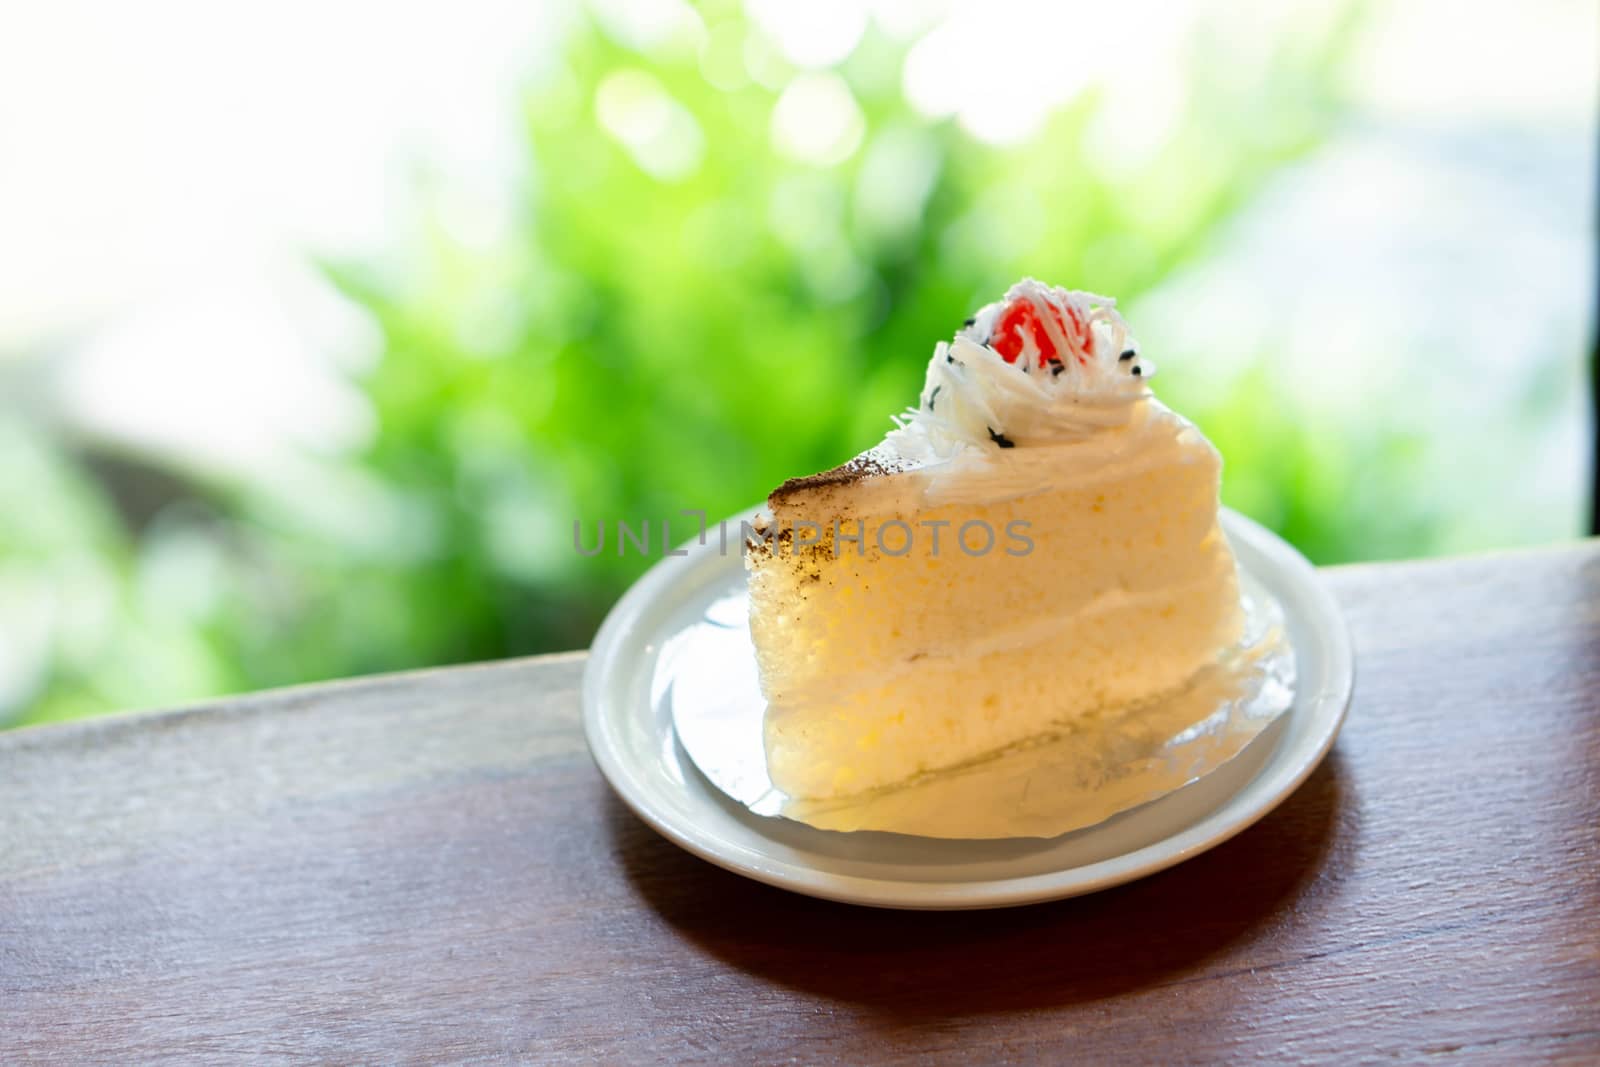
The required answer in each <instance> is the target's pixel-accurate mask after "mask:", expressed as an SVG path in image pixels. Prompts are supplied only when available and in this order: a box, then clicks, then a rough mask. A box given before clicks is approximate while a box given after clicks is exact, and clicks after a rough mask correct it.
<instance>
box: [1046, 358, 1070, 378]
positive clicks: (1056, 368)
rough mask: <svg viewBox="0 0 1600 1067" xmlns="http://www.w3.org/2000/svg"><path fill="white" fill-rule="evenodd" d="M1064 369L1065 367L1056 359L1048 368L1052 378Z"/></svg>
mask: <svg viewBox="0 0 1600 1067" xmlns="http://www.w3.org/2000/svg"><path fill="white" fill-rule="evenodd" d="M1066 369H1067V368H1066V367H1064V366H1062V365H1061V361H1060V360H1056V361H1055V366H1053V367H1051V368H1050V376H1051V377H1052V378H1054V377H1055V376H1056V375H1058V374H1060V373H1061V372H1062V371H1064V370H1066Z"/></svg>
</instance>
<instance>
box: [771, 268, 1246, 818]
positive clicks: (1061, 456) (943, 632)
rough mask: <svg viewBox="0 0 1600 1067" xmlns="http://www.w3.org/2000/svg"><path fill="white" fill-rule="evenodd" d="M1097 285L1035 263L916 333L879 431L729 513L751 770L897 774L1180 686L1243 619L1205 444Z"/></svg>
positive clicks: (877, 785) (850, 780)
mask: <svg viewBox="0 0 1600 1067" xmlns="http://www.w3.org/2000/svg"><path fill="white" fill-rule="evenodd" d="M1152 370H1153V367H1152V364H1151V363H1150V362H1149V361H1148V360H1146V359H1145V358H1144V357H1143V356H1142V355H1141V353H1140V351H1139V347H1138V345H1137V343H1136V342H1135V341H1134V339H1133V337H1132V336H1131V335H1130V334H1129V331H1128V328H1127V326H1126V324H1125V323H1124V322H1123V320H1122V318H1121V316H1120V315H1119V314H1118V313H1117V310H1116V308H1115V305H1114V302H1113V301H1112V300H1110V299H1108V298H1105V297H1101V296H1096V295H1094V294H1092V293H1086V292H1079V291H1070V290H1066V289H1061V288H1056V287H1049V286H1046V285H1044V284H1042V283H1040V282H1037V281H1034V280H1032V279H1025V280H1023V281H1021V282H1019V283H1018V284H1017V285H1015V286H1013V287H1012V288H1011V290H1010V291H1009V292H1008V293H1006V295H1005V298H1004V299H1003V300H1000V301H998V302H996V303H993V304H990V305H988V306H987V307H984V308H983V309H982V310H980V311H979V312H978V313H977V314H976V315H974V316H973V317H972V318H969V319H967V320H966V322H965V323H964V324H963V325H962V327H961V329H960V330H959V331H958V332H956V334H955V336H954V339H953V340H952V341H950V342H948V343H946V342H940V343H939V344H937V345H936V346H935V348H934V352H933V356H932V358H931V360H930V362H929V365H928V371H927V377H926V382H925V385H924V389H923V391H922V394H921V397H920V402H919V404H918V405H917V406H916V407H914V408H911V409H908V410H907V411H906V412H905V413H904V414H903V415H901V416H899V417H897V418H896V419H895V420H894V422H895V428H894V429H893V430H892V431H890V432H889V433H888V435H887V436H886V437H885V439H884V440H883V442H882V443H880V444H878V445H877V446H875V447H873V448H871V449H869V450H868V451H866V452H864V453H862V454H861V455H859V456H857V457H855V458H854V459H852V460H850V461H849V462H847V463H845V464H843V465H842V466H839V467H836V468H834V469H833V470H829V471H824V472H823V473H820V474H814V475H810V476H807V477H801V478H794V479H791V480H789V481H787V482H784V483H783V484H782V485H780V486H778V488H777V489H776V490H774V491H773V493H772V494H771V495H770V496H769V498H768V500H767V506H766V509H765V511H764V512H763V514H762V515H761V516H760V517H759V518H758V519H757V520H756V521H755V523H754V524H753V525H752V526H751V527H750V528H749V531H748V541H747V545H746V566H747V568H748V577H749V593H750V633H751V638H752V640H753V642H754V645H755V649H756V659H757V666H758V668H759V674H760V681H761V689H762V693H763V695H764V696H765V697H766V700H767V707H766V711H765V718H764V723H763V729H764V734H765V745H766V755H767V765H768V773H769V775H770V777H771V779H772V781H773V783H774V784H775V785H776V786H777V787H778V788H779V789H780V790H782V791H783V792H784V793H785V794H787V795H788V796H790V797H793V798H804V799H826V798H835V797H847V796H852V795H857V794H862V793H865V792H867V791H871V790H880V789H883V788H885V787H892V786H897V785H901V784H904V783H907V782H910V781H912V780H915V779H917V778H918V777H919V776H922V775H926V774H928V773H929V772H935V771H940V770H943V769H948V768H954V767H958V766H964V765H968V764H972V763H974V762H976V761H981V760H984V759H986V758H989V757H992V756H995V755H997V754H999V753H1002V752H1005V751H1006V750H1008V749H1012V748H1014V747H1015V746H1018V745H1020V744H1024V743H1027V742H1030V741H1033V740H1035V739H1039V738H1044V737H1049V736H1051V735H1052V734H1059V733H1060V732H1062V731H1067V730H1071V729H1073V728H1074V724H1075V723H1080V722H1082V721H1084V720H1086V719H1087V718H1092V717H1094V716H1097V715H1102V714H1104V713H1106V712H1108V711H1110V710H1122V709H1126V708H1128V707H1130V706H1137V705H1139V704H1141V703H1142V702H1148V701H1155V700H1159V699H1160V698H1161V697H1162V696H1163V695H1164V694H1169V693H1173V692H1176V691H1178V690H1179V689H1181V688H1182V687H1183V686H1184V685H1185V684H1186V683H1187V682H1188V681H1189V680H1190V679H1191V678H1193V677H1195V676H1196V675H1197V673H1198V672H1200V671H1202V670H1203V669H1204V668H1206V667H1207V666H1208V665H1210V664H1213V663H1215V662H1216V661H1217V658H1218V656H1219V653H1220V652H1221V651H1222V650H1224V649H1226V648H1228V647H1229V646H1231V645H1232V644H1233V643H1234V642H1236V641H1237V640H1238V638H1239V634H1240V629H1241V625H1242V616H1241V610H1240V596H1239V585H1238V577H1237V573H1236V567H1235V563H1234V559H1233V555H1232V553H1231V551H1230V549H1229V547H1228V543H1227V541H1226V539H1225V538H1224V536H1223V534H1222V532H1221V530H1220V528H1219V525H1218V487H1219V481H1220V475H1221V467H1222V461H1221V457H1220V455H1219V454H1218V453H1217V450H1216V449H1215V448H1214V447H1212V445H1211V444H1210V442H1208V441H1207V440H1206V439H1205V437H1204V436H1203V435H1202V434H1201V433H1200V431H1199V430H1198V429H1196V428H1195V426H1194V425H1193V424H1191V423H1190V422H1188V421H1187V420H1185V419H1184V418H1182V417H1181V416H1179V415H1178V414H1176V413H1174V412H1173V411H1171V410H1170V409H1168V408H1167V407H1165V406H1163V405H1162V404H1161V403H1160V402H1159V401H1158V400H1156V399H1155V397H1154V396H1153V395H1152V393H1151V391H1150V389H1149V386H1148V384H1147V383H1148V379H1149V377H1150V374H1151V372H1152Z"/></svg>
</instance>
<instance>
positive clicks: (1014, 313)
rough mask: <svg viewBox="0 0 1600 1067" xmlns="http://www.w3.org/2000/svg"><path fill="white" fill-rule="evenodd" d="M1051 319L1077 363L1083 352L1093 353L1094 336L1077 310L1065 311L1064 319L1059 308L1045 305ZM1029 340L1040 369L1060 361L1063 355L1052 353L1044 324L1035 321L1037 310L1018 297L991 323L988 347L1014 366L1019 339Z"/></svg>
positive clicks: (1084, 360) (1052, 345) (1053, 348)
mask: <svg viewBox="0 0 1600 1067" xmlns="http://www.w3.org/2000/svg"><path fill="white" fill-rule="evenodd" d="M1045 306H1046V308H1047V309H1048V311H1049V314H1050V316H1051V318H1053V319H1054V320H1055V323H1056V325H1057V326H1058V327H1060V330H1061V332H1062V334H1064V335H1065V336H1066V338H1067V343H1068V344H1069V345H1072V346H1074V347H1075V348H1076V349H1077V351H1076V353H1075V354H1076V355H1077V358H1078V362H1079V363H1087V362H1088V360H1087V358H1086V355H1087V353H1089V352H1092V351H1093V350H1094V337H1093V335H1092V334H1091V333H1090V332H1089V327H1088V324H1087V323H1085V322H1084V321H1083V319H1082V318H1080V317H1079V315H1078V313H1077V311H1075V310H1074V309H1072V308H1067V309H1066V314H1065V317H1063V315H1062V311H1061V309H1060V308H1058V307H1056V306H1055V305H1054V304H1047V305H1045ZM1024 337H1032V338H1033V345H1034V348H1036V349H1037V350H1038V352H1039V366H1040V367H1044V366H1046V365H1047V364H1049V363H1050V362H1051V361H1053V360H1061V359H1063V354H1062V353H1060V352H1058V351H1056V344H1055V342H1054V341H1052V340H1051V339H1050V334H1049V332H1048V331H1047V330H1045V329H1044V324H1043V323H1041V322H1040V321H1039V311H1038V309H1037V308H1036V307H1035V306H1034V303H1033V301H1032V300H1029V299H1027V298H1026V297H1018V298H1017V299H1016V300H1013V301H1012V302H1011V303H1009V304H1007V305H1006V306H1005V309H1004V310H1002V311H1001V312H1000V317H999V318H998V319H997V320H995V324H994V334H993V339H992V340H991V341H990V343H989V347H990V348H993V349H994V350H995V351H996V352H998V353H999V354H1000V357H1001V358H1002V359H1004V360H1005V361H1006V362H1007V363H1015V362H1016V361H1017V358H1018V357H1019V356H1021V355H1022V349H1023V338H1024Z"/></svg>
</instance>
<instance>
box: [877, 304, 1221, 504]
mask: <svg viewBox="0 0 1600 1067" xmlns="http://www.w3.org/2000/svg"><path fill="white" fill-rule="evenodd" d="M1018 301H1026V302H1027V303H1028V304H1031V305H1032V307H1033V309H1034V312H1035V316H1036V321H1037V322H1038V324H1039V327H1040V328H1042V329H1043V330H1044V331H1045V333H1046V336H1047V337H1048V339H1049V341H1050V342H1051V345H1052V348H1053V351H1054V352H1055V353H1057V354H1058V355H1059V357H1060V358H1059V362H1051V363H1044V362H1042V361H1041V359H1040V356H1041V352H1040V349H1039V347H1038V345H1037V343H1036V339H1035V337H1034V336H1033V335H1032V334H1031V332H1030V331H1027V330H1023V331H1020V334H1019V336H1020V340H1021V351H1020V354H1018V356H1017V358H1016V361H1015V362H1008V361H1007V360H1006V359H1005V358H1004V357H1003V356H1002V355H1001V354H1000V353H999V352H998V351H996V349H995V347H994V346H995V345H997V344H998V343H999V340H1000V339H999V338H998V337H996V336H995V334H996V326H997V323H998V322H999V321H1000V320H1001V319H1002V317H1003V315H1004V313H1005V311H1006V309H1007V308H1009V307H1011V306H1012V305H1013V304H1015V303H1016V302H1018ZM1052 312H1054V313H1052ZM1063 320H1064V321H1065V322H1068V323H1071V322H1078V323H1082V324H1083V325H1084V327H1085V330H1084V331H1083V332H1082V333H1081V334H1074V333H1073V332H1072V331H1070V330H1064V329H1063V328H1062V321H1063ZM1152 372H1153V367H1152V365H1151V364H1150V362H1149V361H1148V360H1146V359H1144V358H1143V356H1141V355H1140V353H1139V350H1138V343H1137V342H1136V341H1135V340H1134V339H1133V336H1132V334H1131V333H1130V332H1129V330H1128V326H1127V323H1125V322H1123V320H1122V316H1121V315H1119V314H1118V313H1117V310H1116V302H1115V301H1114V300H1112V299H1111V298H1110V297H1104V296H1098V295H1096V294H1094V293H1087V292H1082V291H1079V290H1069V289H1062V288H1059V287H1051V286H1046V285H1045V284H1044V283H1042V282H1039V281H1035V280H1034V279H1032V278H1025V279H1023V280H1022V281H1020V282H1018V283H1017V284H1016V285H1014V286H1012V287H1011V289H1010V291H1008V292H1007V293H1006V295H1005V298H1004V299H1002V300H999V301H996V302H995V303H992V304H989V305H987V306H986V307H984V308H983V309H982V310H980V311H979V312H978V313H977V314H976V315H974V316H973V317H972V318H971V319H970V320H968V322H967V324H966V325H964V326H963V327H962V329H961V331H960V332H959V333H957V334H956V336H955V339H954V340H953V341H951V342H949V343H946V342H942V341H941V342H940V343H939V344H938V345H937V346H935V348H934V352H933V358H932V359H931V360H930V361H929V363H928V373H927V379H926V383H925V385H924V387H923V391H922V402H921V405H920V406H918V407H916V408H911V409H908V410H907V411H906V412H905V413H904V414H903V415H901V416H899V417H897V418H896V419H895V424H896V428H895V429H893V430H891V431H890V432H889V434H888V436H887V437H885V438H884V440H883V442H882V443H881V444H879V445H878V446H877V447H875V448H873V449H871V450H870V451H868V452H867V453H866V455H865V457H864V458H866V459H869V460H871V461H873V462H874V464H875V465H877V466H878V467H880V468H881V469H883V470H885V471H888V472H895V473H911V474H915V475H917V477H912V478H901V477H896V478H878V479H868V480H867V482H865V483H863V485H862V492H861V496H860V497H858V498H857V501H856V504H857V506H859V507H862V508H863V509H865V510H870V511H873V512H878V511H883V512H902V513H909V512H913V511H916V510H918V509H920V508H923V507H936V506H938V505H939V504H942V503H946V502H952V501H971V502H974V503H981V502H995V501H1000V500H1007V499H1012V498H1015V497H1019V496H1025V495H1027V494H1029V493H1036V492H1043V491H1049V490H1052V489H1064V488H1069V487H1073V486H1081V485H1086V484H1091V483H1093V482H1096V481H1107V480H1112V479H1117V478H1123V477H1127V476H1129V475H1131V474H1134V473H1136V472H1138V471H1139V470H1142V469H1145V468H1148V467H1150V466H1152V465H1154V464H1159V463H1169V462H1174V461H1181V459H1182V458H1183V457H1184V456H1185V455H1186V450H1187V449H1188V448H1192V447H1193V446H1194V445H1195V444H1197V443H1198V444H1199V445H1200V446H1201V447H1202V448H1204V449H1205V450H1208V451H1209V450H1210V445H1209V444H1208V443H1206V442H1205V439H1204V438H1203V437H1202V436H1201V435H1200V434H1199V432H1198V431H1197V430H1195V428H1194V426H1193V425H1192V424H1191V423H1189V422H1188V420H1186V419H1184V418H1182V417H1181V416H1179V415H1177V414H1175V413H1174V412H1172V411H1171V410H1170V409H1168V408H1167V407H1165V406H1164V405H1162V404H1161V403H1160V402H1159V401H1157V400H1156V399H1155V398H1154V396H1153V395H1152V394H1151V392H1150V389H1149V387H1148V386H1147V385H1146V381H1145V380H1146V379H1147V378H1149V377H1150V375H1151V373H1152Z"/></svg>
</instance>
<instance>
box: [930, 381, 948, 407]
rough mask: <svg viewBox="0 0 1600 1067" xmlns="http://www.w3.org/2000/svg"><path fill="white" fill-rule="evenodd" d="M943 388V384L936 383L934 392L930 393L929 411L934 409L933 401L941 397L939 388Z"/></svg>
mask: <svg viewBox="0 0 1600 1067" xmlns="http://www.w3.org/2000/svg"><path fill="white" fill-rule="evenodd" d="M943 388H944V386H942V385H936V386H934V387H933V392H931V393H929V394H928V410H929V411H932V410H933V402H934V401H935V400H937V399H939V390H941V389H943Z"/></svg>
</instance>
